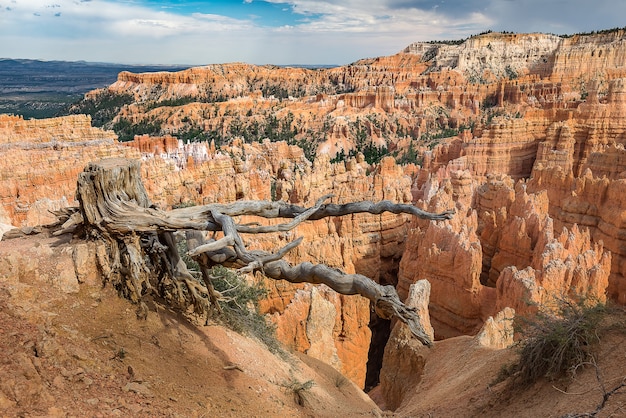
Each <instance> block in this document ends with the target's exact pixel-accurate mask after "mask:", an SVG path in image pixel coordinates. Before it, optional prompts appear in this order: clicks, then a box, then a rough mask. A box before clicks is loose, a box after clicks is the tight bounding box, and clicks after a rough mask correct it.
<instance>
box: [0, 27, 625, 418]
mask: <svg viewBox="0 0 626 418" xmlns="http://www.w3.org/2000/svg"><path fill="white" fill-rule="evenodd" d="M625 79H626V34H625V33H624V31H622V30H616V31H608V32H606V33H598V34H594V35H574V36H572V37H557V36H553V35H545V34H499V33H488V34H483V35H477V36H475V37H472V38H470V39H467V40H465V41H464V42H462V43H459V44H437V43H416V44H412V45H410V46H408V47H407V48H406V49H405V50H403V51H402V52H400V53H398V54H395V55H392V56H387V57H379V58H372V59H364V60H361V61H358V62H355V63H353V64H351V65H348V66H343V67H337V68H332V69H318V70H311V69H302V68H298V69H296V68H280V67H274V66H262V67H259V66H253V65H247V64H221V65H217V64H216V65H210V66H206V67H199V68H192V69H189V70H184V71H179V72H158V73H145V74H133V73H128V72H123V73H120V75H119V76H118V80H117V81H116V82H115V83H113V84H112V85H111V86H109V87H108V88H106V89H99V90H95V91H92V92H90V93H88V94H87V95H86V96H85V100H84V102H83V103H87V102H89V103H99V102H98V100H100V99H102V97H105V96H106V97H116V96H119V97H126V98H131V99H130V100H129V102H128V103H126V104H124V105H122V106H120V107H119V108H115V109H114V110H115V112H114V113H113V114H112V117H111V118H110V121H109V122H107V123H105V124H103V125H102V127H94V126H92V119H91V117H90V116H88V115H82V114H76V115H68V116H63V117H58V118H52V119H44V120H24V119H22V118H20V117H18V116H10V115H0V150H1V152H2V156H3V159H2V160H3V161H5V162H10V163H8V164H7V163H5V164H2V165H0V179H2V182H1V183H0V227H1V229H0V230H1V231H7V232H5V234H8V235H9V237H10V236H11V234H17V232H16V231H21V232H20V233H21V234H27V233H30V232H32V230H33V227H35V226H37V225H43V224H49V223H52V222H54V220H55V216H54V214H53V213H52V212H54V211H56V210H59V209H61V208H64V207H68V206H72V205H76V204H77V202H76V200H75V199H76V197H75V192H76V178H77V176H78V174H79V173H80V172H81V171H82V170H83V169H84V167H85V166H86V165H87V164H88V163H89V162H90V161H94V160H97V159H101V158H107V157H124V158H130V159H137V160H141V164H142V165H141V174H142V179H143V182H144V184H145V187H146V191H147V193H148V195H149V196H150V199H151V200H152V201H153V202H154V203H155V204H156V205H158V206H160V207H162V208H164V209H167V208H172V207H181V206H185V205H193V204H195V205H198V204H207V203H214V202H221V203H228V202H234V201H237V200H242V199H245V200H271V201H279V200H280V201H285V202H289V203H294V204H298V205H303V206H311V205H312V204H314V202H315V201H316V200H317V199H318V198H319V197H320V196H323V195H326V194H332V195H333V197H332V199H331V202H332V203H347V202H351V201H359V200H370V201H379V200H390V201H393V202H396V203H406V204H414V205H416V206H417V207H419V208H421V209H424V210H428V211H431V212H442V211H444V210H447V209H454V210H455V215H454V217H453V218H452V219H451V220H448V221H437V222H431V221H424V220H419V219H412V218H411V217H409V216H407V215H395V214H391V213H385V214H381V215H368V214H357V215H351V216H347V217H343V218H339V217H337V218H328V219H322V220H318V221H312V222H308V223H305V224H301V225H299V226H298V227H297V228H296V229H295V230H294V231H290V232H285V233H276V234H273V235H271V236H269V237H260V236H255V235H248V236H247V235H244V239H245V240H246V242H247V245H249V246H250V247H251V248H256V249H265V250H268V249H272V248H275V247H276V246H277V243H278V244H280V245H284V244H285V243H286V242H288V241H290V240H291V239H293V238H294V237H297V236H303V237H304V242H303V243H302V244H301V245H300V246H298V247H297V248H296V249H295V250H293V251H292V252H291V253H289V255H288V256H287V257H288V259H289V260H290V261H291V262H294V263H297V262H302V261H313V262H316V263H323V264H326V265H328V266H331V267H336V268H339V269H341V270H343V271H345V272H347V273H360V274H364V275H366V276H368V277H370V278H372V279H373V280H375V281H377V282H378V283H381V284H390V285H393V286H395V287H396V289H397V290H398V293H399V294H400V296H401V298H402V299H405V298H407V300H414V299H415V304H416V306H419V307H420V308H419V309H420V312H423V316H424V317H425V318H427V319H428V322H429V323H430V324H432V333H433V335H434V337H435V339H436V340H437V342H436V344H435V349H434V351H432V353H433V354H427V353H425V352H424V350H427V349H426V348H424V347H420V346H416V343H415V342H414V341H411V339H410V338H408V336H407V333H406V330H405V329H403V328H402V325H401V324H395V323H389V322H388V321H387V322H386V323H385V322H384V321H381V320H380V319H379V318H377V317H376V316H375V314H373V313H372V311H371V309H370V306H369V302H368V301H367V300H366V299H364V298H362V297H360V296H344V295H339V294H337V293H336V292H334V291H332V290H330V289H329V288H326V287H324V286H313V285H310V284H300V285H293V284H289V283H286V282H282V281H274V280H270V279H266V278H263V277H261V276H255V277H251V278H250V280H256V281H260V282H262V283H263V284H264V286H265V287H266V288H267V289H268V294H267V297H266V298H265V299H264V300H263V301H262V302H261V311H262V313H263V314H265V315H266V316H267V318H268V319H269V320H270V321H272V323H274V324H275V325H276V332H277V336H278V338H279V340H280V341H281V342H282V343H283V344H285V346H287V347H288V348H290V349H292V350H294V351H296V352H301V353H306V354H307V355H309V356H311V357H314V358H316V359H318V360H321V361H323V362H324V363H326V364H330V365H331V366H332V367H333V368H334V369H336V370H338V371H340V372H341V373H342V374H343V375H344V376H346V377H347V378H349V379H350V380H351V381H352V382H354V383H355V384H356V385H357V386H359V387H361V388H364V387H367V388H368V389H371V388H374V387H375V389H374V394H372V395H371V396H372V398H374V399H377V398H376V396H380V399H378V402H379V405H385V406H386V407H388V408H390V409H394V410H396V411H397V412H398V413H399V414H401V413H402V411H404V413H406V416H411V414H416V413H418V412H416V411H417V409H416V407H415V406H412V405H414V404H415V402H416V401H415V400H414V399H413V398H412V396H419V394H417V395H415V391H414V389H416V388H417V387H418V386H419V385H422V387H421V390H422V391H424V390H426V391H428V390H431V389H428V388H424V387H423V385H424V382H428V381H429V379H431V380H436V379H435V377H433V375H432V374H431V375H428V374H427V373H428V364H443V363H445V355H444V354H439V353H447V354H448V355H451V356H460V354H459V353H458V350H460V348H458V347H471V350H470V351H471V353H472V354H471V355H472V356H473V357H474V358H475V360H474V361H476V362H479V361H485V360H480V359H488V358H490V357H489V356H495V357H502V358H503V359H504V358H505V357H506V358H508V357H510V355H509V354H506V353H504V351H502V350H503V349H504V348H505V347H507V346H510V345H511V344H512V336H511V338H508V337H506V338H505V337H503V336H502V332H498V331H495V328H497V326H496V325H493V324H494V323H497V324H500V325H498V326H500V327H504V328H505V329H507V330H508V331H507V332H506V333H510V334H512V331H511V330H510V324H509V325H507V324H504V325H502V324H503V323H505V322H506V321H507V319H510V318H511V317H512V316H515V315H520V316H523V315H530V314H533V313H534V312H536V311H537V309H538V307H539V306H543V307H548V308H549V307H550V305H551V304H554V303H555V301H556V299H558V298H562V297H572V298H577V297H583V298H587V299H591V300H595V301H600V302H605V301H610V302H613V303H617V304H621V305H624V304H626V250H624V248H626V246H625V245H624V244H625V242H624V241H625V240H626V235H625V234H624V229H625V228H626V224H625V222H626V221H625V220H624V219H626V198H625V197H624V196H626V194H625V193H624V192H625V191H626V190H625V188H626V174H625V173H626V162H625V161H626V157H625V155H626V151H625V148H624V146H625V144H626V124H625V123H624V122H623V121H624V117H625V116H626V84H625V83H626V82H625V81H624V80H625ZM101 104H102V103H101ZM80 109H81V106H80V104H79V105H77V107H76V110H77V111H78V110H80ZM120 127H123V128H124V131H123V132H124V134H125V135H126V134H129V133H136V135H132V138H129V139H132V140H131V141H124V142H123V141H120V140H119V139H120V138H121V137H122V135H121V134H120V132H121V131H120V132H118V134H116V133H115V132H114V131H113V130H111V129H114V130H116V131H118V130H120V129H121V128H120ZM129 127H131V128H132V129H129ZM142 127H143V128H146V127H147V128H148V129H144V130H143V131H142V130H141V128H142ZM157 127H158V129H154V128H157ZM255 127H256V130H254V128H255ZM189 133H193V134H194V135H195V136H190V135H187V134H189ZM264 135H265V137H264ZM383 150H385V152H383ZM377 151H380V154H381V155H379V154H377ZM239 222H240V223H247V222H258V219H254V218H249V219H248V218H242V219H239ZM11 228H14V229H11ZM11 231H13V232H11ZM21 239H23V238H19V240H21ZM16 240H17V238H15V239H8V240H7V239H6V237H5V239H4V240H3V241H2V243H3V244H4V243H5V241H6V244H7V245H8V244H10V243H11V242H17V241H16ZM281 243H282V244H281ZM68 251H69V250H68ZM72 251H77V250H72ZM85 252H86V253H90V251H87V250H85ZM87 258H89V257H87ZM74 260H75V258H74ZM68 263H69V261H68ZM89 263H91V264H94V263H95V262H94V261H93V260H92V261H90V262H89ZM91 264H90V265H91ZM15 265H19V263H17V264H15ZM15 265H13V267H4V270H3V271H4V272H3V273H2V274H3V276H2V277H5V276H7V277H8V273H6V271H10V272H12V273H11V274H17V273H15V270H14V269H15ZM70 265H71V264H70ZM11 269H13V270H11ZM74 269H77V268H76V267H75V268H74ZM30 270H31V271H34V270H37V269H36V268H32V269H30ZM70 270H71V269H70ZM94 270H95V268H94ZM59 271H60V270H59ZM90 271H91V270H90ZM92 273H93V274H95V272H92ZM92 273H89V274H92ZM20 274H22V275H24V274H26V273H20ZM84 274H87V273H84ZM68 280H69V279H68ZM76 280H77V283H74V281H72V280H70V281H71V283H72V287H71V289H69V290H68V289H65V290H66V291H68V292H69V293H71V292H74V291H77V290H78V288H77V287H76V286H78V282H81V281H83V280H82V279H81V280H79V279H76ZM44 281H46V280H45V279H44ZM88 281H90V282H91V283H92V284H93V283H94V282H95V281H97V279H96V278H94V277H92V278H90V279H89V280H88ZM425 283H428V285H426V284H425ZM513 312H514V313H513ZM489 324H491V325H489ZM506 333H505V334H506ZM507 335H508V334H507ZM455 342H456V343H458V346H453V344H455ZM477 347H478V348H477ZM468 350H469V349H468ZM505 351H506V350H505ZM489 353H491V354H489ZM439 355H441V356H442V357H441V358H439V357H438V356H439ZM507 356H508V357H507ZM368 361H369V366H368ZM503 361H505V360H503ZM507 361H508V360H507ZM429 362H431V363H429ZM425 365H426V366H425ZM496 369H497V367H496ZM379 373H380V379H379V378H378V374H379ZM430 373H432V371H431V372H430ZM494 373H497V370H495V371H494V370H490V371H489V372H488V373H486V374H487V375H489V376H491V375H493V374H494ZM416 376H418V377H417V378H416ZM429 376H430V377H429ZM492 378H493V376H492ZM481 384H482V383H481ZM485 384H486V383H485ZM432 390H434V389H432ZM428 393H430V392H428ZM433 396H434V395H433ZM2 399H3V398H0V401H1V400H2ZM7 399H8V398H7Z"/></svg>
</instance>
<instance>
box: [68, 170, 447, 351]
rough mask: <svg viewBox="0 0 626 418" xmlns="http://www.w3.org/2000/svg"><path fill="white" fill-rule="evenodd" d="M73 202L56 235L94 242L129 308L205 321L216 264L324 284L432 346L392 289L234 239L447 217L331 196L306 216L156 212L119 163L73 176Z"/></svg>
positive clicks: (284, 211)
mask: <svg viewBox="0 0 626 418" xmlns="http://www.w3.org/2000/svg"><path fill="white" fill-rule="evenodd" d="M77 194H78V200H79V202H80V208H79V212H73V213H72V212H71V211H67V212H66V219H67V220H66V222H65V224H64V225H63V228H62V230H61V231H59V232H57V233H64V232H68V231H77V230H80V231H81V232H83V233H86V234H87V235H88V236H90V237H92V238H95V239H97V240H100V241H101V243H102V244H101V245H100V246H99V247H98V248H99V250H98V262H99V265H100V268H101V270H102V273H103V275H104V277H105V279H106V280H108V281H110V282H111V283H113V285H114V286H115V287H116V288H117V289H118V291H119V292H120V293H121V294H123V295H124V296H125V297H127V298H129V299H130V300H132V301H133V302H136V303H140V304H141V303H142V302H141V299H142V297H143V296H144V295H146V294H148V293H150V292H152V293H154V294H156V295H158V296H160V297H163V298H165V299H166V300H167V301H168V302H169V303H170V304H172V305H174V306H177V307H180V308H187V307H189V306H192V307H193V308H194V311H195V312H196V313H198V314H203V315H207V314H208V312H209V311H210V309H211V308H212V307H214V308H216V309H219V305H217V299H218V298H219V295H218V294H217V293H216V292H215V291H214V290H213V287H212V285H211V283H210V275H209V268H210V267H211V266H212V265H215V264H222V265H224V266H227V267H234V268H237V269H239V270H240V271H241V272H254V271H261V272H262V273H263V274H265V275H266V276H267V277H270V278H273V279H282V280H287V281H290V282H292V283H301V282H309V283H315V284H318V283H323V284H325V285H327V286H329V287H330V288H332V289H334V290H335V291H337V292H339V293H342V294H349V295H352V294H359V295H361V296H364V297H366V298H368V299H369V300H370V301H371V302H372V303H373V304H374V307H375V309H376V311H377V313H378V315H379V316H381V317H383V318H391V317H397V318H398V319H400V320H401V321H403V322H405V323H407V324H408V325H409V327H410V329H411V331H412V332H413V334H414V335H415V336H416V337H417V338H418V339H419V340H420V341H422V342H423V343H424V344H427V345H430V344H431V341H430V339H429V337H428V336H427V335H426V333H425V332H424V331H423V329H422V327H421V324H420V321H419V317H418V316H417V314H416V313H415V311H414V310H413V309H412V308H409V307H407V306H405V305H404V304H403V303H402V302H401V301H400V300H399V298H398V295H397V293H396V291H395V289H394V288H393V287H392V286H381V285H379V284H377V283H376V282H374V281H373V280H371V279H369V278H367V277H365V276H363V275H359V274H345V273H343V272H341V271H339V270H337V269H333V268H330V267H328V266H325V265H321V264H317V265H315V264H312V263H308V262H305V263H301V264H298V265H295V266H292V265H290V264H289V263H288V262H286V261H284V260H283V257H284V255H285V254H286V253H287V252H288V251H289V250H291V249H292V248H295V247H296V246H297V245H298V244H299V243H300V242H301V241H302V238H298V239H296V240H294V241H292V242H291V243H289V244H287V245H286V246H285V247H283V248H281V249H279V250H278V251H276V252H275V253H268V252H264V251H254V250H248V249H247V248H246V246H245V244H244V242H243V240H242V238H241V236H240V233H241V232H245V233H267V232H275V231H288V230H291V229H293V228H295V227H296V226H297V225H298V224H300V223H301V222H304V221H306V220H309V219H311V220H312V219H321V218H324V217H328V216H342V215H347V214H352V213H361V212H366V213H373V214H379V213H382V212H385V211H389V212H393V213H410V214H412V215H415V216H418V217H421V218H424V219H432V220H444V219H449V218H450V217H451V216H452V212H451V211H446V212H444V213H440V214H432V213H428V212H424V211H422V210H420V209H418V208H416V207H414V206H412V205H400V204H394V203H391V202H388V201H384V202H379V203H372V202H356V203H349V204H345V205H334V204H324V201H325V200H327V199H328V198H329V197H330V196H324V197H322V198H320V199H319V200H318V201H317V202H316V204H315V205H314V206H313V207H311V208H303V207H300V206H296V205H289V204H286V203H284V202H264V201H238V202H235V203H230V204H212V205H204V206H195V207H189V208H181V209H175V210H172V211H163V210H160V209H158V208H156V207H154V206H153V205H152V204H151V202H150V199H149V198H148V195H147V193H146V190H145V188H144V186H143V183H142V182H141V178H140V163H139V162H138V161H133V160H126V159H105V160H101V161H98V162H94V163H91V164H89V165H88V166H87V167H86V168H85V171H84V172H83V173H81V174H80V175H79V178H78V191H77ZM236 215H256V216H260V217H265V218H287V219H291V220H290V221H289V222H286V223H283V224H279V225H272V226H249V225H239V224H236V223H235V221H234V220H233V216H236ZM174 231H187V239H188V244H189V249H190V251H189V255H191V256H192V257H193V258H194V259H195V260H196V261H197V262H198V263H199V265H200V270H201V273H202V277H201V278H199V279H196V278H194V276H193V275H192V274H191V273H190V272H189V271H188V269H187V267H186V264H185V263H184V262H183V260H182V259H181V256H180V254H179V251H178V249H177V246H176V240H175V237H174V235H173V232H174ZM194 231H221V232H222V233H223V237H222V238H220V239H218V240H212V241H211V242H205V241H204V239H203V236H202V234H200V233H198V232H194Z"/></svg>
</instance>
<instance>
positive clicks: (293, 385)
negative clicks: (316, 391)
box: [283, 378, 315, 406]
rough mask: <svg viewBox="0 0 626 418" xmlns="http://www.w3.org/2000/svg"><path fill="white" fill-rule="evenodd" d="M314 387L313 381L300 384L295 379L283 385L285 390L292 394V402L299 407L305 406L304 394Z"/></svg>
mask: <svg viewBox="0 0 626 418" xmlns="http://www.w3.org/2000/svg"><path fill="white" fill-rule="evenodd" d="M314 385H315V382H314V381H313V380H307V381H306V382H300V381H298V380H297V379H295V378H292V379H291V381H289V382H286V383H284V384H283V386H284V387H285V388H286V389H287V390H289V391H291V392H293V400H294V402H295V403H296V404H297V405H299V406H305V403H306V394H307V392H308V391H309V390H310V389H311V388H312V387H313V386H314Z"/></svg>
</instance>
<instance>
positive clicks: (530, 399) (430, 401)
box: [395, 308, 626, 418]
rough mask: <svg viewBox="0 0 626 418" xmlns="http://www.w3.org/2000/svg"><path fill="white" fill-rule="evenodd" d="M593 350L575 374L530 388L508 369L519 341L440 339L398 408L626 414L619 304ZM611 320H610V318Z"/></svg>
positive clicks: (442, 412)
mask: <svg viewBox="0 0 626 418" xmlns="http://www.w3.org/2000/svg"><path fill="white" fill-rule="evenodd" d="M607 320H608V322H610V323H611V326H610V327H609V328H610V329H609V330H608V331H604V332H601V333H600V335H601V343H600V345H599V347H597V351H596V352H595V354H594V358H595V359H596V363H597V368H596V367H595V366H593V365H591V364H586V365H582V366H581V367H579V368H578V370H577V371H576V375H575V377H574V378H573V379H572V378H570V377H564V378H562V379H560V380H557V381H548V380H546V379H544V380H541V381H540V382H538V383H536V384H535V385H533V386H531V387H527V388H523V387H520V386H519V385H517V384H515V381H514V379H513V378H512V377H506V376H507V375H506V374H503V371H504V369H506V368H507V367H509V366H510V365H511V364H512V363H513V362H515V361H516V360H517V358H518V354H517V353H518V349H517V347H512V348H510V349H505V350H495V349H489V348H485V347H480V346H479V345H478V344H477V342H476V340H475V339H474V338H472V337H468V336H462V337H455V338H451V339H448V340H444V341H439V342H436V343H435V346H434V348H432V349H431V350H430V352H429V354H428V357H427V359H426V365H425V368H424V374H423V376H422V379H421V381H420V382H419V383H418V384H417V385H416V387H415V388H414V389H413V390H412V391H411V392H410V393H409V394H407V395H406V396H405V398H404V401H403V403H402V405H401V406H400V407H399V408H398V409H397V410H396V411H395V414H396V415H397V416H401V417H446V418H447V417H493V418H499V417H519V418H525V417H527V418H534V417H590V416H595V417H626V386H624V387H621V388H620V389H618V390H616V391H615V392H614V393H612V394H609V396H608V398H607V400H606V402H605V404H604V405H602V402H603V398H604V397H605V396H606V394H608V393H609V392H611V391H612V390H614V389H616V388H618V387H619V386H620V385H622V384H626V313H625V311H624V310H623V308H616V309H615V311H614V312H613V314H611V315H610V316H609V317H608V319H607ZM605 325H606V324H605ZM593 413H595V415H590V414H593Z"/></svg>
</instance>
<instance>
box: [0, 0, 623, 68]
mask: <svg viewBox="0 0 626 418" xmlns="http://www.w3.org/2000/svg"><path fill="white" fill-rule="evenodd" d="M256 1H260V0H254V2H256ZM241 2H242V4H249V3H252V2H253V0H241ZM268 2H271V3H274V4H275V5H278V6H279V7H281V8H282V9H287V10H290V11H292V12H293V13H295V14H296V15H297V16H298V20H297V21H295V22H293V21H290V22H289V23H288V24H285V25H284V26H281V27H269V26H267V25H264V23H265V22H264V21H263V19H262V18H261V17H259V16H252V14H250V15H249V17H248V18H246V19H236V18H232V17H228V16H223V15H217V14H210V13H194V14H188V15H182V14H177V13H175V11H176V10H177V9H176V8H171V7H166V6H168V5H171V4H168V5H159V4H158V3H155V2H152V3H151V4H153V5H154V8H148V7H146V6H142V4H147V3H138V2H134V1H132V0H130V1H127V2H120V1H114V0H0V57H14V58H40V59H66V60H79V59H82V60H90V61H114V62H128V63H163V64H169V63H178V64H208V63H216V62H229V61H246V62H252V63H259V64H260V63H274V64H305V63H306V64H331V63H332V64H343V63H348V62H352V61H355V60H357V59H359V58H363V57H372V56H380V55H389V54H393V53H395V52H397V51H399V50H401V49H402V48H404V47H405V46H407V45H408V44H410V43H411V42H415V41H425V40H433V39H460V38H465V37H467V36H469V35H471V34H475V33H478V32H481V31H484V30H486V29H494V30H514V31H544V32H550V31H553V32H556V33H566V32H570V33H571V32H574V31H581V30H582V31H584V30H593V29H603V28H609V27H613V26H623V25H624V24H623V23H619V19H620V18H621V17H622V16H623V15H624V13H626V2H623V1H622V0H595V1H594V2H593V3H591V2H589V1H588V0H568V1H567V2H565V3H564V2H563V1H562V0H554V1H545V0H515V1H510V0H445V2H444V1H443V0H268ZM435 6H437V7H435ZM59 13H60V15H59ZM281 13H285V12H284V11H283V12H281Z"/></svg>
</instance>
